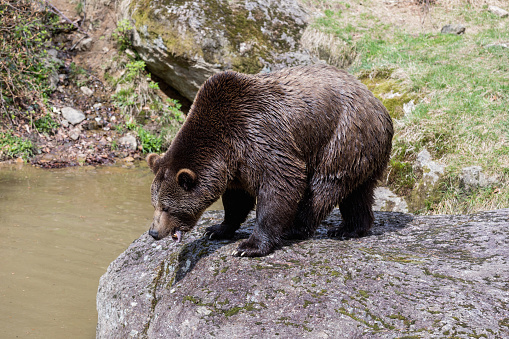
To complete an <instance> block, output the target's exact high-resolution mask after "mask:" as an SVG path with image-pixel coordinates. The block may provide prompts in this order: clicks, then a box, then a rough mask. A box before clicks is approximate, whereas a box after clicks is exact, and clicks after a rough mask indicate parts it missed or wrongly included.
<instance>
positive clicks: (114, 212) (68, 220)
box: [0, 164, 221, 338]
mask: <svg viewBox="0 0 509 339" xmlns="http://www.w3.org/2000/svg"><path fill="white" fill-rule="evenodd" d="M152 178H153V174H152V173H151V171H150V170H149V169H148V167H147V166H146V165H145V164H140V165H137V166H131V167H130V168H124V167H121V166H112V167H98V168H94V167H79V168H66V169H60V170H42V169H38V168H34V167H31V166H27V165H0V228H1V230H2V232H1V234H2V236H1V237H0V338H95V327H96V323H97V311H96V305H95V297H96V293H97V286H98V283H99V278H100V277H101V275H102V274H104V273H105V272H106V269H107V267H108V265H109V264H110V262H111V261H113V260H114V259H115V258H116V257H117V256H118V255H119V254H121V253H122V252H123V251H124V250H125V249H126V248H127V247H128V246H129V244H130V243H131V242H132V241H134V240H135V239H137V238H138V237H139V236H140V235H141V234H142V233H143V232H146V231H147V230H148V227H149V225H150V223H151V220H152V213H153V208H152V206H151V204H150V183H151V181H152ZM218 208H221V207H220V204H216V205H214V206H212V208H211V209H218Z"/></svg>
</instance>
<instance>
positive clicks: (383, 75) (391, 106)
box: [359, 69, 417, 119]
mask: <svg viewBox="0 0 509 339" xmlns="http://www.w3.org/2000/svg"><path fill="white" fill-rule="evenodd" d="M391 74H392V70H391V69H387V70H378V71H377V73H376V74H375V75H373V74H361V75H360V76H359V79H360V80H361V82H362V83H363V84H364V85H366V86H367V87H368V89H369V90H370V91H371V92H373V94H374V95H375V97H377V98H378V99H379V100H380V101H381V102H382V104H383V105H384V106H385V108H387V111H389V114H390V115H391V117H392V118H393V119H400V118H402V117H403V115H404V114H405V112H404V111H403V105H404V104H407V103H409V102H410V101H411V100H417V95H416V94H415V93H412V92H410V91H408V90H407V89H405V88H404V86H402V85H401V83H400V82H398V81H397V80H395V79H391V78H390V76H391Z"/></svg>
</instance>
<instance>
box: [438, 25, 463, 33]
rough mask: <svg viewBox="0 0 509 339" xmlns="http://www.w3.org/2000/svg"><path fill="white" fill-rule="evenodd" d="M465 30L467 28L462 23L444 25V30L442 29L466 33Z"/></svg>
mask: <svg viewBox="0 0 509 339" xmlns="http://www.w3.org/2000/svg"><path fill="white" fill-rule="evenodd" d="M465 30H466V27H465V26H463V25H461V24H456V25H445V26H444V27H442V30H441V31H440V33H442V34H457V35H460V34H463V33H465Z"/></svg>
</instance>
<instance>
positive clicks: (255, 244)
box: [232, 235, 274, 257]
mask: <svg viewBox="0 0 509 339" xmlns="http://www.w3.org/2000/svg"><path fill="white" fill-rule="evenodd" d="M273 250H274V246H271V245H270V244H269V243H267V242H262V241H260V240H258V239H256V238H255V237H253V236H252V235H251V237H249V239H247V240H244V241H243V242H241V243H240V245H239V247H237V249H236V250H235V251H233V253H232V255H233V256H236V257H264V256H266V255H267V254H269V253H271V252H272V251H273Z"/></svg>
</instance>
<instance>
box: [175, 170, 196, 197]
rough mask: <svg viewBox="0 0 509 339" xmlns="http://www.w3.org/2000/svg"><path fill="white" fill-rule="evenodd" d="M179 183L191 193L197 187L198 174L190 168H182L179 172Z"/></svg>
mask: <svg viewBox="0 0 509 339" xmlns="http://www.w3.org/2000/svg"><path fill="white" fill-rule="evenodd" d="M177 182H178V183H179V186H180V187H182V188H183V189H185V190H186V191H189V190H190V189H192V188H193V187H194V186H195V185H196V173H194V172H193V171H192V170H190V169H189V168H182V169H181V170H180V171H178V172H177Z"/></svg>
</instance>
